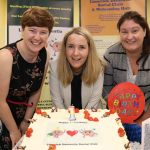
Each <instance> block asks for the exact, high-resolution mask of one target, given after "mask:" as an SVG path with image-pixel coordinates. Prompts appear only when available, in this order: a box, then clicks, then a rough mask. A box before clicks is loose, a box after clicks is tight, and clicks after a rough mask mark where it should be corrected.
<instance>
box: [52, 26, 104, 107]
mask: <svg viewBox="0 0 150 150" xmlns="http://www.w3.org/2000/svg"><path fill="white" fill-rule="evenodd" d="M103 71H104V62H103V61H102V60H101V59H100V58H99V57H98V55H97V51H96V47H95V44H94V40H93V38H92V36H91V34H90V33H89V32H88V31H87V30H86V29H85V28H82V27H76V28H73V29H72V30H71V31H69V32H68V33H66V35H65V36H64V39H63V42H62V48H61V52H60V55H59V58H58V60H56V61H51V62H50V93H51V98H52V102H53V105H54V106H56V107H57V108H68V107H69V106H70V105H73V106H75V107H76V108H79V109H82V108H88V109H91V108H92V107H94V108H98V107H100V99H101V95H102V87H103Z"/></svg>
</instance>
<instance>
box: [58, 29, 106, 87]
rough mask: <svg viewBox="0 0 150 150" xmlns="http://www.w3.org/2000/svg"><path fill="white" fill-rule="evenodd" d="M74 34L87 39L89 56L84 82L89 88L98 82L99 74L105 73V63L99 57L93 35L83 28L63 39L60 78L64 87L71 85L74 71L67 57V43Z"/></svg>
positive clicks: (85, 66) (84, 70) (74, 30)
mask: <svg viewBox="0 0 150 150" xmlns="http://www.w3.org/2000/svg"><path fill="white" fill-rule="evenodd" d="M73 33H74V34H78V35H82V36H83V37H85V38H86V40H87V43H88V46H89V54H88V57H87V60H86V62H85V64H84V69H83V73H82V81H83V82H84V83H85V84H86V85H87V86H90V85H92V84H94V83H95V82H96V80H97V78H98V76H99V74H100V73H102V72H103V71H104V62H103V61H102V60H101V59H100V58H99V57H98V54H97V51H96V47H95V44H94V40H93V38H92V35H91V34H90V33H89V32H88V31H87V30H86V29H85V28H82V27H76V28H73V29H72V30H71V31H69V32H68V33H66V35H65V36H64V38H63V42H62V48H61V52H60V55H59V58H58V64H57V65H58V66H57V69H58V70H57V71H58V78H59V80H60V81H61V82H62V84H63V85H64V86H67V85H68V84H70V83H71V81H72V79H73V71H72V69H71V67H70V64H69V62H68V60H67V57H66V43H67V40H68V37H69V36H70V35H71V34H73Z"/></svg>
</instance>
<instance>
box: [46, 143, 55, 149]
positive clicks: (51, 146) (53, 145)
mask: <svg viewBox="0 0 150 150" xmlns="http://www.w3.org/2000/svg"><path fill="white" fill-rule="evenodd" d="M48 150H56V144H50V145H49V149H48Z"/></svg>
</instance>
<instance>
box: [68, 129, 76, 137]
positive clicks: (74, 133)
mask: <svg viewBox="0 0 150 150" xmlns="http://www.w3.org/2000/svg"><path fill="white" fill-rule="evenodd" d="M66 133H67V134H68V135H70V136H71V137H72V136H74V135H76V134H77V133H78V131H77V130H68V131H66Z"/></svg>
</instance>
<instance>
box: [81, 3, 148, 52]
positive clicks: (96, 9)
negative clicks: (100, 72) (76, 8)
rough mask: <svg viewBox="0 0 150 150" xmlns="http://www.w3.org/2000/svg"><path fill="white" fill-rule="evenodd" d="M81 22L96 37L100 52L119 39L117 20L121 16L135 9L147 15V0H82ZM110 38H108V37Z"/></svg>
mask: <svg viewBox="0 0 150 150" xmlns="http://www.w3.org/2000/svg"><path fill="white" fill-rule="evenodd" d="M80 8H81V9H80V13H81V18H80V24H81V26H82V27H85V28H87V29H88V30H89V31H90V32H91V33H92V35H93V36H94V38H95V42H96V46H97V49H98V50H99V51H100V52H99V53H101V54H102V53H103V52H104V51H105V50H106V49H107V48H108V47H109V46H110V45H112V44H114V43H115V42H116V41H118V31H117V27H116V25H117V21H118V19H119V18H120V16H121V15H122V14H123V13H124V12H126V11H130V10H135V11H137V12H139V13H140V14H141V15H142V16H144V17H145V14H146V1H145V0H88V1H87V0H80ZM107 38H108V39H107Z"/></svg>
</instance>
